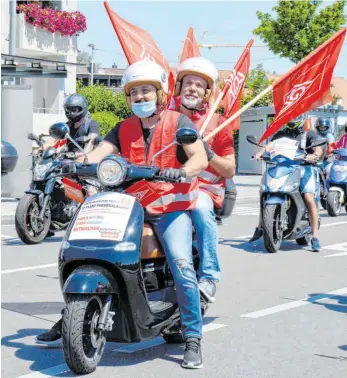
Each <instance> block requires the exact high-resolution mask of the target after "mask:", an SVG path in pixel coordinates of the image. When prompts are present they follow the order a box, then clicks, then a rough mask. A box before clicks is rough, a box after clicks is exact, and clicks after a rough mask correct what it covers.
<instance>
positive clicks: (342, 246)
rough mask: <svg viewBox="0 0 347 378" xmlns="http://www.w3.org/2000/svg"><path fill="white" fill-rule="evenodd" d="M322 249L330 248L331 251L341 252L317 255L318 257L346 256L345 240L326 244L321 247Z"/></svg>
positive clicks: (346, 246) (346, 245)
mask: <svg viewBox="0 0 347 378" xmlns="http://www.w3.org/2000/svg"><path fill="white" fill-rule="evenodd" d="M323 249H330V250H332V251H341V252H339V253H334V254H332V255H326V256H319V258H328V257H340V256H347V242H343V243H337V244H331V245H327V246H325V247H323Z"/></svg>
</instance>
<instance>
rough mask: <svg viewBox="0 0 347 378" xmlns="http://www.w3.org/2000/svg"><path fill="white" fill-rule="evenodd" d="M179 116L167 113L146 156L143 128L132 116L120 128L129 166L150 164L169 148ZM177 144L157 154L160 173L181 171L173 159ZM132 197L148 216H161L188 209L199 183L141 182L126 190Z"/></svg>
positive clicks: (171, 112)
mask: <svg viewBox="0 0 347 378" xmlns="http://www.w3.org/2000/svg"><path fill="white" fill-rule="evenodd" d="M179 116H180V113H178V112H174V111H170V110H166V111H165V112H164V114H163V116H162V117H161V119H160V121H159V122H158V124H157V125H156V126H155V129H154V132H153V135H152V139H151V143H150V145H149V147H148V151H147V155H146V149H145V141H144V139H143V133H142V127H141V123H140V120H139V118H138V117H136V116H133V117H130V118H128V119H126V120H125V121H123V122H122V123H121V125H120V129H119V142H120V147H121V152H122V156H124V157H125V158H127V159H128V160H129V161H130V162H131V163H132V164H139V165H150V163H151V160H152V157H153V155H154V154H156V153H157V152H159V151H160V150H162V149H163V148H164V147H166V146H167V145H169V144H170V143H171V142H172V141H173V140H174V137H175V133H176V130H177V122H178V118H179ZM176 152H177V145H173V146H171V147H170V148H169V149H167V150H166V151H165V152H164V153H162V154H161V155H159V156H158V157H157V158H156V159H155V161H154V165H156V166H158V167H159V168H160V170H163V169H165V168H181V166H182V164H181V163H180V162H179V161H178V160H177V157H176ZM126 192H127V193H129V194H132V195H134V196H135V197H136V198H137V199H138V200H139V201H140V203H141V204H142V206H143V207H145V208H146V210H147V211H148V212H149V213H151V214H162V213H169V212H173V211H185V210H191V209H193V208H194V207H195V204H196V201H197V199H198V196H199V190H198V181H197V180H193V181H192V182H190V183H166V182H163V181H161V182H154V181H153V182H152V181H145V180H142V181H140V182H137V183H135V184H134V185H132V186H131V187H130V188H128V189H127V190H126Z"/></svg>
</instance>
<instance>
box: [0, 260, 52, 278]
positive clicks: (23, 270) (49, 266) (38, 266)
mask: <svg viewBox="0 0 347 378" xmlns="http://www.w3.org/2000/svg"><path fill="white" fill-rule="evenodd" d="M54 266H58V264H57V263H54V264H45V265H35V266H26V267H25V268H18V269H7V270H2V271H1V275H3V274H10V273H17V272H25V271H27V270H36V269H45V268H52V267H54Z"/></svg>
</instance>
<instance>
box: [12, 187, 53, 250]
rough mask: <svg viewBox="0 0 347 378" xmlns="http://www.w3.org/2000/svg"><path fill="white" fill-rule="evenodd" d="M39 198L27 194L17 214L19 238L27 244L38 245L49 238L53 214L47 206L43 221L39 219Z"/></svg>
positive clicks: (19, 205)
mask: <svg viewBox="0 0 347 378" xmlns="http://www.w3.org/2000/svg"><path fill="white" fill-rule="evenodd" d="M40 210H41V209H40V206H39V203H38V197H37V196H35V195H34V194H25V195H24V196H23V197H22V198H21V199H20V201H19V203H18V206H17V208H16V214H15V226H16V231H17V234H18V236H19V238H20V239H21V240H22V242H24V243H25V244H38V243H41V242H42V240H43V239H44V238H45V237H46V236H47V233H48V231H49V226H50V224H51V212H50V209H49V207H48V206H47V209H46V212H45V215H44V217H43V219H41V218H39V214H40Z"/></svg>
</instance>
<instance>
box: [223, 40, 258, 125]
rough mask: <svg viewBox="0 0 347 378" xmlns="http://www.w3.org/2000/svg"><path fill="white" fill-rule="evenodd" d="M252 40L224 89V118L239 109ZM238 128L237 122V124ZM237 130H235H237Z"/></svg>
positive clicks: (249, 62)
mask: <svg viewBox="0 0 347 378" xmlns="http://www.w3.org/2000/svg"><path fill="white" fill-rule="evenodd" d="M253 43H254V40H253V39H251V40H250V41H249V42H248V43H247V46H246V48H245V50H244V51H243V53H242V55H241V56H240V59H239V60H238V61H237V63H236V65H235V67H234V69H233V70H232V72H231V74H230V76H229V78H228V80H227V82H226V85H225V88H224V97H223V99H224V117H226V118H229V117H230V116H231V115H232V114H233V113H235V112H236V111H237V110H239V109H240V108H241V96H242V90H243V88H244V86H245V82H246V77H247V75H248V71H249V67H250V64H251V47H252V45H253ZM234 128H235V127H234ZM238 128H239V122H238ZM238 128H237V129H238Z"/></svg>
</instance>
